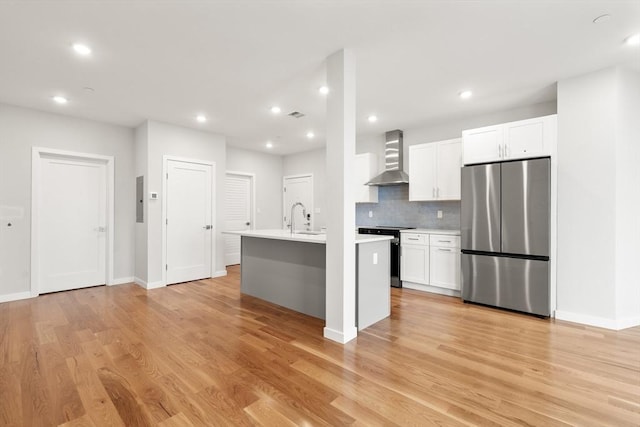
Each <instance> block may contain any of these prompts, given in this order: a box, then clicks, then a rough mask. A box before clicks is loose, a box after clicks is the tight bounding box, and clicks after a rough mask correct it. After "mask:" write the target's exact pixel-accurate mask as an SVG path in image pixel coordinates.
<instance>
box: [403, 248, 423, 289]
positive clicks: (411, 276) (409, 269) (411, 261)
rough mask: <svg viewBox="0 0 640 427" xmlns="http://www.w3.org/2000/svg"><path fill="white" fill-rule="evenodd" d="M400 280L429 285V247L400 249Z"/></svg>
mask: <svg viewBox="0 0 640 427" xmlns="http://www.w3.org/2000/svg"><path fill="white" fill-rule="evenodd" d="M400 251H401V257H400V268H401V270H400V278H401V280H403V281H408V282H414V283H421V284H423V285H428V284H429V246H421V245H420V246H418V245H416V246H414V245H402V246H401V247H400Z"/></svg>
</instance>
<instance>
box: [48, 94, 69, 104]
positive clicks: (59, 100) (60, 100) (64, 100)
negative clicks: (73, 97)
mask: <svg viewBox="0 0 640 427" xmlns="http://www.w3.org/2000/svg"><path fill="white" fill-rule="evenodd" d="M52 99H53V102H55V103H56V104H66V103H67V102H69V100H68V99H67V98H65V97H64V96H60V95H56V96H54V97H53V98H52Z"/></svg>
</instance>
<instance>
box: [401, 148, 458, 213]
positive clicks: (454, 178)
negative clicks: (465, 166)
mask: <svg viewBox="0 0 640 427" xmlns="http://www.w3.org/2000/svg"><path fill="white" fill-rule="evenodd" d="M461 157H462V143H461V140H460V139H450V140H447V141H440V142H432V143H428V144H418V145H412V146H410V147H409V200H410V201H430V200H460V166H462V163H461Z"/></svg>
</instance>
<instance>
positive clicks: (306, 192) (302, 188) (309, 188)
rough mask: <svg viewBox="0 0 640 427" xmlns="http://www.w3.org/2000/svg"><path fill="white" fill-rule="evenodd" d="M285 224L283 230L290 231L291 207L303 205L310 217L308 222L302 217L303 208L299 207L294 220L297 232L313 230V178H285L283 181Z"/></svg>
mask: <svg viewBox="0 0 640 427" xmlns="http://www.w3.org/2000/svg"><path fill="white" fill-rule="evenodd" d="M282 191H283V193H282V194H283V197H282V200H283V201H284V203H283V216H282V217H283V222H282V228H284V229H285V230H286V229H288V226H289V224H290V220H291V219H290V218H289V216H290V215H291V207H292V206H293V205H294V204H295V203H298V202H300V203H302V204H303V205H304V207H305V208H306V210H307V214H309V215H310V219H309V220H307V218H305V217H304V216H303V215H302V208H301V207H300V206H297V207H296V208H295V209H294V220H295V227H296V230H304V229H306V228H309V229H313V176H312V175H297V176H285V177H284V180H283V189H282Z"/></svg>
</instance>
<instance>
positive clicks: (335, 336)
mask: <svg viewBox="0 0 640 427" xmlns="http://www.w3.org/2000/svg"><path fill="white" fill-rule="evenodd" d="M357 336H358V328H356V327H355V326H354V327H353V329H351V328H349V330H348V331H345V332H340V331H336V330H335V329H331V328H327V327H326V326H325V328H324V337H325V338H329V339H330V340H331V341H336V342H339V343H340V344H346V343H348V342H349V341H351V340H352V339H354V338H355V337H357Z"/></svg>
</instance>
